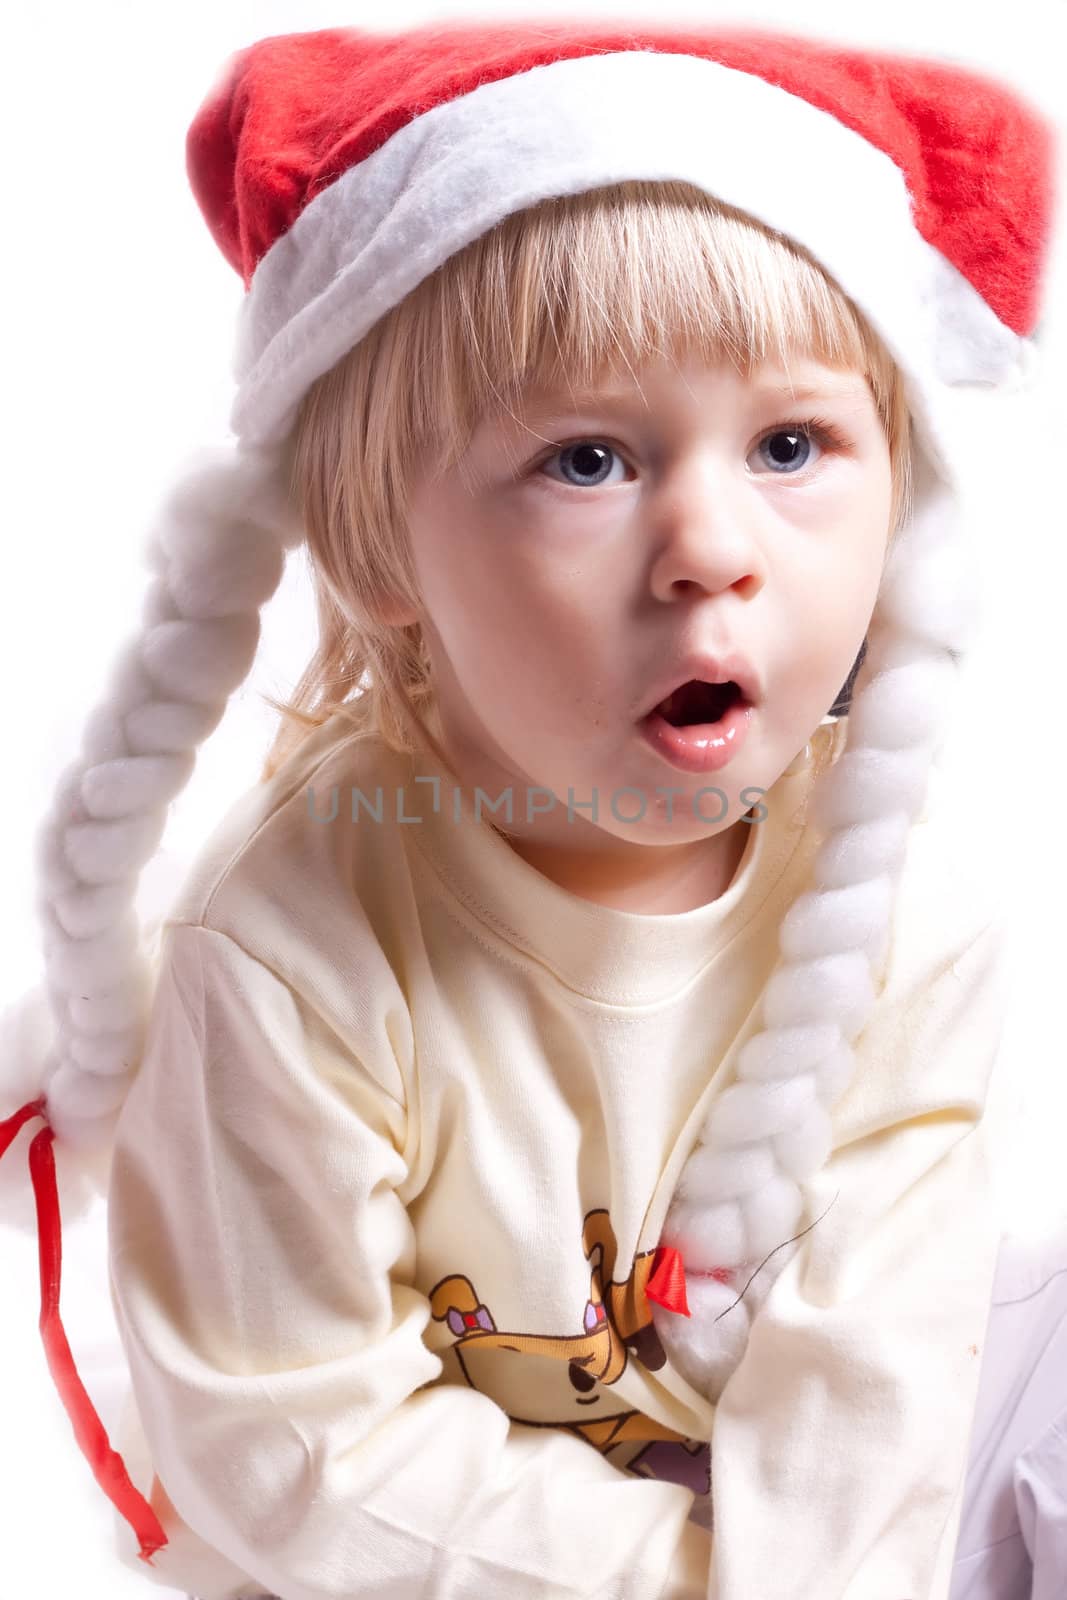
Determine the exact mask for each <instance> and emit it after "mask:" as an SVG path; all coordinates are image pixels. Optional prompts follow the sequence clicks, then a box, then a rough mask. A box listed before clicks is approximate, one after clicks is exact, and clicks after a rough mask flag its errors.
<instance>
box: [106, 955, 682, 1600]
mask: <svg viewBox="0 0 1067 1600" xmlns="http://www.w3.org/2000/svg"><path fill="white" fill-rule="evenodd" d="M359 981H360V977H359V974H358V973H357V972H354V973H353V974H352V982H353V984H358V983H359ZM372 1004H373V996H371V997H369V998H368V1006H370V1005H372ZM387 1076H388V1074H387V1073H386V1072H385V1071H384V1069H382V1067H381V1065H380V1063H379V1070H378V1071H377V1073H374V1072H372V1071H371V1070H370V1069H369V1068H368V1065H367V1063H366V1062H361V1061H360V1060H358V1059H353V1057H352V1054H351V1052H350V1051H349V1049H348V1048H347V1047H346V1046H344V1045H343V1044H342V1043H341V1041H340V1040H339V1039H338V1037H337V1035H336V1033H335V1032H334V1031H333V1030H332V1029H331V1028H330V1026H329V1025H328V1023H327V1021H326V1020H325V1019H324V1018H323V1017H322V1016H321V1015H320V1014H319V1012H318V1010H317V1008H316V1006H315V1005H314V1004H313V1003H312V1002H311V1000H310V999H309V997H308V996H307V995H306V994H302V993H301V994H298V993H297V992H296V991H295V990H294V988H293V987H291V986H290V985H289V984H288V983H287V982H285V981H283V979H282V978H281V977H280V976H279V975H278V974H277V973H276V972H275V971H274V970H273V969H272V968H270V967H268V966H266V965H265V964H264V963H262V962H260V961H259V960H257V959H255V958H254V957H253V956H251V955H250V954H248V953H247V952H246V951H245V950H244V949H242V948H241V947H240V946H239V945H238V944H237V943H236V942H235V941H234V940H233V939H231V938H230V937H228V936H227V935H224V934H221V933H219V932H216V931H214V930H212V929H210V928H207V927H204V926H198V925H189V924H175V925H171V926H168V928H167V929H166V930H165V936H164V943H163V946H162V954H161V960H160V969H159V978H158V986H157V990H156V996H155V1003H154V1008H153V1012H152V1018H151V1024H150V1030H149V1037H148V1042H147V1047H146V1052H145V1056H144V1059H143V1063H142V1067H141V1071H140V1073H139V1075H138V1077H137V1079H136V1080H135V1082H134V1085H133V1087H132V1089H131V1092H130V1096H129V1099H128V1100H127V1103H126V1105H125V1107H124V1109H123V1115H122V1118H121V1121H120V1125H119V1129H118V1138H117V1142H116V1150H115V1158H114V1164H113V1168H112V1180H111V1189H110V1195H109V1250H110V1258H109V1259H110V1273H111V1290H112V1299H113V1303H114V1306H115V1312H116V1317H117V1320H118V1326H119V1331H120V1336H121V1338H122V1342H123V1346H124V1349H125V1352H126V1355H127V1359H128V1361H129V1365H130V1372H131V1377H132V1382H133V1393H134V1396H135V1399H136V1404H137V1408H138V1410H139V1413H140V1416H141V1419H142V1422H143V1425H144V1429H145V1435H146V1438H147V1441H148V1443H149V1446H150V1450H151V1455H152V1462H153V1466H154V1470H155V1473H156V1475H157V1477H158V1479H159V1481H160V1483H161V1485H162V1487H163V1490H164V1491H165V1495H166V1497H167V1499H168V1500H169V1502H170V1503H171V1505H172V1506H173V1508H174V1509H175V1510H176V1512H177V1514H178V1516H179V1517H180V1518H181V1519H182V1521H183V1522H184V1523H185V1524H186V1525H187V1526H188V1528H190V1529H193V1530H195V1533H196V1534H197V1536H198V1537H199V1538H200V1539H202V1540H203V1541H205V1543H206V1544H207V1545H208V1546H210V1547H211V1548H212V1549H215V1550H217V1551H218V1552H219V1553H220V1557H221V1558H224V1559H223V1561H222V1562H221V1563H220V1578H219V1592H222V1591H223V1589H224V1588H225V1587H226V1585H225V1583H224V1580H223V1577H222V1576H221V1574H222V1573H223V1570H225V1573H226V1574H228V1575H229V1576H230V1579H231V1582H230V1587H229V1588H227V1589H226V1592H229V1593H233V1592H235V1591H234V1590H233V1587H232V1572H233V1570H234V1568H236V1569H238V1570H239V1571H240V1572H243V1573H247V1574H248V1575H249V1577H250V1578H251V1579H254V1580H255V1581H254V1582H253V1583H251V1584H250V1585H249V1589H248V1592H252V1590H253V1589H254V1588H255V1587H256V1585H257V1584H258V1585H260V1586H261V1587H262V1588H264V1589H267V1590H272V1591H275V1592H277V1593H278V1594H282V1595H284V1596H285V1600H342V1597H344V1600H357V1597H359V1596H362V1595H368V1596H370V1595H373V1596H374V1597H375V1600H391V1597H392V1600H411V1597H412V1596H414V1595H420V1596H425V1597H426V1600H431V1597H434V1600H436V1597H442V1600H443V1597H448V1600H468V1597H469V1600H484V1597H485V1596H486V1595H487V1594H488V1595H492V1596H493V1597H494V1600H554V1597H560V1600H562V1597H564V1596H566V1597H571V1596H610V1597H613V1600H697V1597H700V1600H703V1596H704V1595H705V1594H706V1593H707V1586H708V1575H709V1567H710V1553H711V1542H712V1541H711V1537H710V1536H709V1535H708V1533H707V1532H705V1531H704V1530H703V1529H701V1528H699V1527H697V1526H696V1525H695V1524H694V1523H693V1522H691V1521H689V1520H688V1512H689V1509H690V1506H691V1504H692V1495H691V1493H690V1491H688V1490H687V1489H684V1488H682V1487H681V1486H679V1485H676V1484H671V1483H659V1482H654V1481H645V1480H640V1479H636V1478H633V1477H631V1476H629V1475H628V1474H626V1473H624V1472H623V1471H621V1470H620V1469H619V1468H617V1467H615V1466H613V1465H612V1464H611V1463H610V1462H608V1461H607V1460H605V1459H604V1457H603V1456H602V1455H601V1454H600V1453H599V1452H598V1451H597V1450H595V1449H594V1448H592V1447H590V1446H589V1445H588V1444H586V1443H585V1442H583V1441H582V1440H580V1439H578V1438H577V1437H575V1436H573V1435H571V1434H568V1433H566V1432H564V1431H562V1430H555V1429H551V1428H549V1429H546V1428H536V1427H531V1426H526V1425H517V1424H514V1423H512V1422H511V1420H510V1419H509V1417H508V1416H507V1414H506V1412H505V1411H504V1410H503V1409H502V1408H500V1407H499V1406H498V1405H497V1404H496V1403H495V1402H494V1401H493V1400H491V1399H490V1398H489V1397H487V1396H485V1395H483V1394H481V1393H479V1392H477V1391H476V1390H473V1389H470V1388H464V1387H461V1386H458V1385H452V1384H448V1383H444V1384H438V1385H436V1386H435V1387H433V1388H429V1389H427V1388H426V1387H425V1386H426V1385H427V1384H430V1383H432V1382H433V1380H434V1379H436V1378H437V1377H438V1376H439V1375H440V1373H441V1371H442V1364H441V1360H440V1358H439V1357H438V1356H437V1355H436V1354H434V1353H432V1352H431V1351H430V1350H429V1349H428V1348H427V1346H426V1345H425V1344H424V1343H423V1340H422V1337H421V1335H422V1332H423V1330H424V1328H425V1327H426V1325H427V1322H428V1320H429V1318H430V1315H431V1311H430V1306H429V1302H428V1300H427V1298H426V1297H425V1296H424V1295H423V1294H422V1293H420V1292H418V1291H417V1290H416V1288H415V1287H413V1281H414V1266H415V1235H414V1231H413V1226H412V1222H411V1219H410V1217H409V1215H408V1212H407V1210H406V1208H405V1206H404V1204H403V1203H402V1202H401V1199H400V1198H399V1196H398V1194H397V1188H398V1186H399V1185H401V1184H402V1182H403V1180H404V1179H405V1177H406V1175H407V1172H408V1167H407V1164H406V1161H405V1158H404V1147H405V1137H406V1130H407V1112H406V1106H405V1104H404V1094H403V1088H402V1081H401V1078H400V1075H399V1073H397V1074H396V1075H395V1078H394V1079H393V1081H391V1082H388V1083H387V1082H385V1081H383V1080H384V1079H385V1078H386V1077H387ZM460 1225H461V1221H459V1220H458V1221H457V1226H460ZM164 1503H165V1502H164ZM165 1559H166V1551H164V1552H162V1554H161V1556H160V1557H159V1558H158V1560H157V1565H158V1566H160V1568H161V1570H162V1571H163V1572H164V1573H166V1566H165ZM199 1581H200V1583H201V1588H200V1590H199V1592H200V1593H201V1594H202V1595H208V1596H210V1593H211V1591H210V1588H206V1587H204V1586H203V1585H204V1583H205V1580H204V1578H203V1576H201V1577H200V1579H199Z"/></svg>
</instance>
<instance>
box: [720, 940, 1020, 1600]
mask: <svg viewBox="0 0 1067 1600" xmlns="http://www.w3.org/2000/svg"><path fill="white" fill-rule="evenodd" d="M1003 933H1004V928H1003V925H1002V924H1001V923H1000V922H999V921H998V920H994V921H993V922H991V923H989V924H988V925H987V926H984V927H982V928H981V929H980V931H979V932H977V933H976V934H975V933H973V931H972V933H971V935H970V936H969V937H968V938H967V940H966V941H961V944H960V946H958V947H957V948H955V949H950V950H948V951H947V952H942V957H941V959H940V960H939V961H938V962H937V963H936V964H935V965H933V970H927V971H926V972H925V973H924V972H922V971H909V972H907V973H906V974H903V975H902V976H901V977H900V978H899V980H898V981H896V982H894V983H893V984H892V985H890V988H889V990H888V992H887V994H886V995H885V996H884V997H883V999H882V1001H881V1002H880V1005H879V1008H878V1010H877V1012H876V1015H875V1018H874V1020H873V1021H872V1023H871V1024H870V1026H869V1027H868V1028H867V1029H866V1030H865V1031H864V1033H863V1034H861V1036H860V1038H859V1040H858V1041H857V1044H856V1051H857V1057H858V1065H857V1072H856V1076H855V1078H854V1080H853V1083H852V1085H851V1086H850V1089H849V1090H848V1091H846V1096H845V1097H844V1098H843V1102H842V1104H841V1106H840V1107H839V1110H838V1114H837V1116H836V1117H835V1140H834V1149H833V1152H832V1154H831V1157H830V1159H829V1161H828V1162H827V1164H826V1165H825V1167H824V1168H823V1169H822V1170H821V1172H820V1173H819V1174H818V1175H817V1179H816V1181H815V1182H814V1183H813V1186H812V1196H811V1203H810V1212H811V1215H812V1216H813V1217H819V1218H821V1219H822V1220H820V1221H819V1222H818V1224H817V1225H816V1226H815V1227H814V1228H813V1230H812V1231H811V1233H810V1234H809V1235H808V1236H807V1241H806V1242H807V1243H808V1244H809V1248H808V1249H807V1250H806V1251H803V1252H802V1253H798V1254H797V1255H796V1257H795V1258H794V1259H793V1260H792V1261H791V1262H790V1263H789V1266H788V1267H787V1268H786V1270H785V1271H784V1272H783V1274H782V1276H781V1277H780V1279H779V1280H778V1282H777V1283H776V1284H775V1287H774V1291H773V1293H772V1295H771V1296H770V1297H769V1298H768V1300H767V1303H766V1304H765V1306H764V1307H763V1308H762V1309H761V1312H760V1314H759V1316H758V1317H757V1318H756V1319H755V1321H754V1323H753V1327H752V1330H751V1336H750V1340H749V1345H748V1349H747V1351H746V1354H745V1357H744V1359H743V1362H742V1364H741V1366H740V1367H739V1368H738V1370H737V1371H736V1372H735V1373H734V1375H733V1376H732V1378H731V1381H730V1383H729V1384H728V1385H727V1388H726V1389H725V1390H724V1392H723V1395H722V1398H721V1400H720V1403H719V1406H718V1410H717V1414H716V1422H715V1431H714V1435H713V1439H712V1461H713V1466H712V1470H713V1478H714V1484H715V1523H716V1526H715V1538H716V1548H715V1563H714V1564H715V1575H716V1576H715V1581H714V1582H713V1584H712V1587H711V1594H712V1596H714V1597H716V1600H751V1597H752V1596H753V1595H756V1594H759V1595H761V1596H765V1597H767V1600H771V1596H773V1600H812V1596H818V1597H819V1600H944V1597H945V1596H947V1594H948V1591H949V1584H950V1574H951V1566H952V1558H953V1553H954V1548H955V1544H956V1538H957V1531H958V1525H959V1513H960V1508H961V1504H962V1487H963V1480H964V1475H965V1471H966V1464H967V1457H968V1450H969V1444H970V1437H971V1431H972V1425H973V1416H974V1409H975V1404H976V1399H977V1385H978V1373H979V1369H980V1362H981V1349H982V1346H983V1345H984V1334H985V1328H986V1322H987V1317H988V1310H989V1302H990V1295H991V1291H992V1284H993V1277H994V1271H995V1263H996V1255H997V1249H998V1244H999V1229H998V1227H997V1218H996V1213H995V1208H994V1206H993V1193H994V1191H993V1185H992V1183H991V1178H992V1177H993V1176H994V1171H993V1167H992V1163H991V1152H992V1151H993V1150H995V1149H996V1146H995V1145H994V1143H993V1135H994V1133H995V1132H996V1131H997V1130H996V1129H995V1127H994V1119H993V1117H992V1116H986V1115H983V1113H984V1111H985V1110H986V1109H987V1100H986V1091H987V1088H988V1086H989V1084H990V1083H991V1081H992V1080H993V1079H994V1078H995V1076H996V1075H995V1074H993V1066H994V1062H995V1059H996V1057H997V1054H998V1049H999V1045H1000V1042H1001V1037H1002V1024H1003V1019H1004V1010H1005V996H1004V988H1003V980H1004V976H1005V972H1006V966H1005V962H1004V959H1003V958H1004V955H1005V951H1006V948H1007V946H1006V941H1005V939H1004V937H1003ZM909 948H910V945H909ZM930 966H931V963H930V961H929V959H927V967H928V969H929V968H930ZM994 1098H997V1099H998V1100H999V1097H994V1096H993V1095H992V1093H990V1096H989V1101H988V1104H989V1105H991V1104H992V1101H993V1099H994ZM828 1208H829V1209H828ZM824 1212H825V1213H826V1215H825V1216H823V1213H824ZM757 1528H758V1529H760V1530H761V1537H760V1538H759V1540H756V1539H755V1538H752V1537H745V1536H743V1535H751V1533H752V1531H753V1530H755V1529H757ZM772 1575H773V1577H772Z"/></svg>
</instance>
